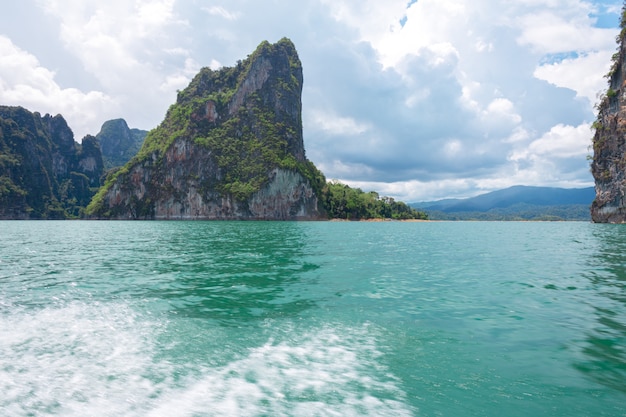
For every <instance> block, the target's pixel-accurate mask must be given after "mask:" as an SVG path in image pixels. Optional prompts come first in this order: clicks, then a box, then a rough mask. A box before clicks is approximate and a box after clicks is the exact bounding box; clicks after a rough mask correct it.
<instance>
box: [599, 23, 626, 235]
mask: <svg viewBox="0 0 626 417" xmlns="http://www.w3.org/2000/svg"><path fill="white" fill-rule="evenodd" d="M625 26H626V22H625V21H624V14H623V13H622V22H621V27H622V32H621V33H620V35H619V36H618V38H617V40H618V42H619V49H618V51H617V52H616V53H615V55H614V56H613V66H612V68H611V71H610V72H609V74H608V78H609V88H608V90H607V92H606V93H605V95H604V96H603V97H602V99H601V101H600V104H599V106H598V118H597V120H596V121H595V122H594V128H595V135H594V137H593V160H592V163H591V173H592V174H593V177H594V179H595V184H596V198H595V200H594V202H593V204H592V206H591V218H592V219H593V221H594V222H597V223H624V222H626V198H625V194H626V68H625V65H626V45H625V41H624V39H625V36H624V35H625V30H624V28H625Z"/></svg>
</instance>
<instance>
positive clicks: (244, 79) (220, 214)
mask: <svg viewBox="0 0 626 417" xmlns="http://www.w3.org/2000/svg"><path fill="white" fill-rule="evenodd" d="M302 82H303V77H302V65H301V63H300V60H299V58H298V55H297V52H296V49H295V47H294V45H293V43H292V42H291V41H290V40H288V39H282V40H280V41H279V42H277V43H275V44H270V43H268V42H263V43H261V44H260V45H259V46H258V48H257V49H256V50H255V51H254V52H253V53H252V54H251V55H250V56H248V58H247V59H246V60H244V61H239V62H238V63H237V64H236V65H235V66H233V67H228V68H222V69H220V70H217V71H214V70H211V69H209V68H203V69H202V70H201V71H200V73H199V74H197V75H196V76H195V77H194V79H193V80H192V81H191V83H190V84H189V86H188V87H187V88H186V89H185V90H183V91H181V92H179V94H178V97H177V100H176V103H175V104H173V105H172V106H170V108H169V110H168V112H167V114H166V116H165V119H164V120H163V122H162V123H161V124H160V125H159V126H158V127H157V128H156V129H154V130H152V131H150V132H149V133H148V135H147V137H146V139H145V141H144V144H143V146H142V148H141V150H140V151H139V153H138V154H137V155H136V156H135V157H134V158H133V159H132V160H131V161H129V162H128V163H127V164H126V165H125V166H124V167H122V168H121V169H120V170H118V171H117V172H115V173H113V174H112V175H109V178H108V179H107V181H106V183H105V185H104V186H103V187H102V188H101V190H100V191H99V192H98V194H96V196H95V197H94V199H93V200H92V202H91V204H90V205H89V207H88V208H87V214H88V215H89V216H91V217H93V218H111V219H224V220H227V219H266V220H288V219H317V218H321V217H323V216H324V213H322V212H323V209H321V203H320V198H319V195H320V194H321V190H322V188H323V187H324V184H325V178H324V176H323V174H322V173H321V172H320V171H318V170H317V169H316V168H315V166H314V165H313V164H312V163H311V162H310V161H308V160H307V159H306V156H305V150H304V144H303V138H302V116H301V111H302V104H301V93H302Z"/></svg>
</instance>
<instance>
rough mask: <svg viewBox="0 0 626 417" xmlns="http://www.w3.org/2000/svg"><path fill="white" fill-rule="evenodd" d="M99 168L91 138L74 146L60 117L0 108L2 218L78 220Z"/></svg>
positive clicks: (98, 155) (99, 157)
mask: <svg viewBox="0 0 626 417" xmlns="http://www.w3.org/2000/svg"><path fill="white" fill-rule="evenodd" d="M102 170H103V163H102V155H101V153H100V148H99V146H98V143H97V141H96V139H95V138H94V137H93V136H87V137H85V138H84V139H83V143H82V145H79V144H78V143H76V142H75V141H74V134H73V133H72V130H71V129H70V128H69V127H68V125H67V123H66V122H65V119H63V117H62V116H60V115H57V116H54V117H53V116H50V115H48V114H46V115H45V116H43V117H42V116H41V115H40V114H39V113H31V112H30V111H28V110H26V109H24V108H22V107H7V106H0V218H1V219H42V218H43V219H46V218H55V219H62V218H68V217H76V216H79V215H80V213H81V210H82V208H84V207H85V206H86V205H87V204H88V203H89V201H90V200H91V197H92V196H93V194H94V192H95V191H94V190H95V189H97V188H98V187H99V186H100V176H101V175H102Z"/></svg>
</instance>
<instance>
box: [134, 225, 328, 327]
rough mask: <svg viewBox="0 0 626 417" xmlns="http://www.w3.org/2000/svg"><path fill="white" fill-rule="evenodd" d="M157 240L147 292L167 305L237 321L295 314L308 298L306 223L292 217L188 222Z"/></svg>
mask: <svg viewBox="0 0 626 417" xmlns="http://www.w3.org/2000/svg"><path fill="white" fill-rule="evenodd" d="M184 226H185V227H178V228H177V229H176V233H174V234H172V235H169V236H164V237H163V238H162V239H161V240H160V241H159V242H158V244H157V246H158V247H160V248H161V249H156V250H155V252H157V253H158V252H160V251H161V250H162V251H165V252H166V253H164V256H158V255H157V256H155V257H154V258H153V260H152V265H150V269H151V270H152V271H153V272H152V274H153V275H154V276H153V278H152V279H153V280H157V281H158V283H157V285H151V287H150V289H149V290H148V292H147V293H145V296H146V297H149V298H153V299H156V300H163V301H166V302H167V304H168V305H167V308H169V309H171V310H172V313H174V314H177V315H183V316H187V317H196V318H199V317H202V318H210V319H217V320H219V321H220V323H221V324H224V325H237V326H241V325H242V324H245V323H246V322H248V321H250V320H253V321H255V320H258V319H268V318H277V317H286V316H294V315H297V314H299V313H301V312H302V311H303V310H306V309H308V308H311V307H312V306H314V305H315V301H314V300H313V299H310V298H306V297H305V294H307V291H306V287H307V286H309V285H311V284H313V283H314V282H315V279H316V275H315V271H316V270H317V269H318V268H319V266H318V265H316V264H313V263H311V262H308V261H305V260H304V256H303V255H304V252H305V251H306V250H305V246H306V244H307V239H308V237H307V233H306V229H305V228H303V227H302V226H301V225H299V224H297V223H281V224H273V225H272V227H268V225H267V224H265V223H258V222H249V223H210V222H206V223H199V224H197V223H187V224H185V225H184Z"/></svg>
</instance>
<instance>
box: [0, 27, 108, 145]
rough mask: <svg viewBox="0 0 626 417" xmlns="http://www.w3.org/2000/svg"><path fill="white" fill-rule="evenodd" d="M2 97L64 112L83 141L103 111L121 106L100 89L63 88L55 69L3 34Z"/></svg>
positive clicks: (9, 101)
mask: <svg viewBox="0 0 626 417" xmlns="http://www.w3.org/2000/svg"><path fill="white" fill-rule="evenodd" d="M0 98H1V100H2V104H4V105H15V106H22V107H25V108H28V109H29V110H31V111H39V112H41V113H50V114H52V115H56V114H62V115H63V117H64V118H65V119H66V120H67V121H68V124H69V125H70V127H71V128H72V130H73V131H74V134H75V139H76V140H77V141H80V139H82V137H83V136H84V135H85V134H87V133H93V131H92V130H91V128H92V126H93V124H94V122H98V121H99V120H101V117H102V115H109V117H110V116H112V115H113V114H114V113H115V112H116V111H117V110H118V106H117V103H116V102H115V100H114V99H113V98H111V97H109V96H108V95H106V94H104V93H103V92H101V91H89V92H86V93H84V92H82V91H80V90H78V89H76V88H61V87H60V86H59V85H58V84H57V82H56V81H55V74H54V72H52V71H50V70H49V69H47V68H44V67H42V66H41V65H40V63H39V61H38V60H37V58H36V57H34V56H33V55H31V54H29V53H28V52H26V51H23V50H21V49H20V48H18V47H17V46H15V45H14V44H13V43H12V42H11V40H10V39H8V38H6V37H5V36H0Z"/></svg>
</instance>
